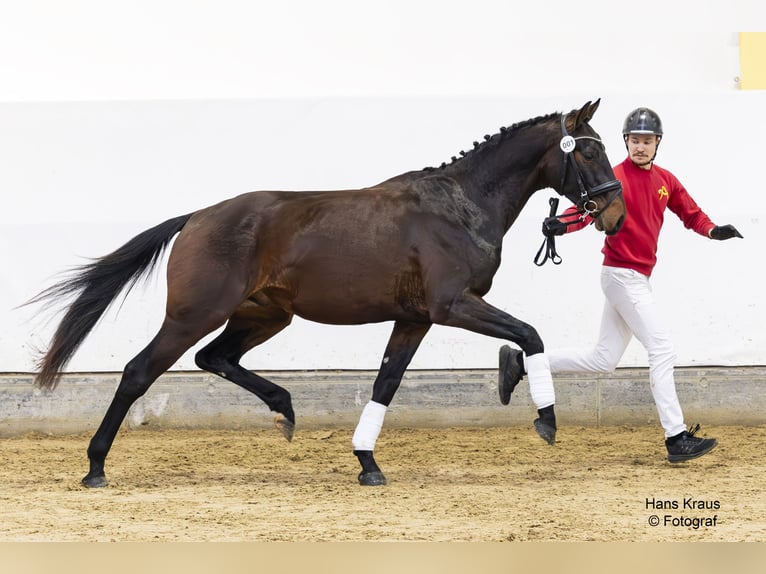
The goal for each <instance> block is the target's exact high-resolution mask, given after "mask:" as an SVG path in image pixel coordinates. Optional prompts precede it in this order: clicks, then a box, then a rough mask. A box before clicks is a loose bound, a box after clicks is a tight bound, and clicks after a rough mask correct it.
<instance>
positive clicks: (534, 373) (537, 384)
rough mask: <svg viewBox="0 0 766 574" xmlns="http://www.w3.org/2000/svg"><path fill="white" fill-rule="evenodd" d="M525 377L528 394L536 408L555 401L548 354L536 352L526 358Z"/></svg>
mask: <svg viewBox="0 0 766 574" xmlns="http://www.w3.org/2000/svg"><path fill="white" fill-rule="evenodd" d="M525 363H526V367H527V377H528V378H529V394H530V395H531V396H532V402H534V403H535V406H536V407H537V408H538V409H542V408H545V407H549V406H551V405H552V404H554V403H555V402H556V393H555V392H554V390H553V376H552V375H551V366H550V364H549V363H548V356H547V355H546V354H545V353H537V354H536V355H532V356H531V357H527V358H526V361H525Z"/></svg>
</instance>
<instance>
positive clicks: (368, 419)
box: [351, 401, 387, 450]
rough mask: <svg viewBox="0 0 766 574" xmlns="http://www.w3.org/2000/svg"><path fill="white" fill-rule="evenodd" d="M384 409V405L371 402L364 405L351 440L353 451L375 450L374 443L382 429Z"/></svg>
mask: <svg viewBox="0 0 766 574" xmlns="http://www.w3.org/2000/svg"><path fill="white" fill-rule="evenodd" d="M386 408H387V407H386V406H385V405H381V404H380V403H376V402H373V401H370V402H369V403H367V405H365V407H364V410H363V411H362V416H361V417H359V424H357V425H356V430H355V431H354V436H353V437H352V438H351V444H353V445H354V450H375V442H376V441H377V440H378V435H379V434H380V429H381V428H383V418H384V417H385V416H386Z"/></svg>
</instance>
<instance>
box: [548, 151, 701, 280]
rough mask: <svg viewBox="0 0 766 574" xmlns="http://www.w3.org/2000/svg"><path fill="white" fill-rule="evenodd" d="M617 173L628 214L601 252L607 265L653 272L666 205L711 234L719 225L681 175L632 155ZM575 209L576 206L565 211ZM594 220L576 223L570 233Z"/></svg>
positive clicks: (693, 226) (686, 222) (688, 223)
mask: <svg viewBox="0 0 766 574" xmlns="http://www.w3.org/2000/svg"><path fill="white" fill-rule="evenodd" d="M614 175H615V177H617V179H619V180H620V182H622V190H623V195H624V197H625V208H626V212H627V215H626V217H625V223H624V224H623V226H622V228H621V229H620V231H619V232H617V233H616V234H615V235H611V236H609V235H608V236H607V237H606V240H605V241H604V247H603V249H602V250H601V252H602V253H603V254H604V265H608V266H610V267H627V268H628V269H634V270H635V271H638V272H639V273H643V274H644V275H646V276H647V277H648V276H650V275H651V274H652V270H653V269H654V266H655V264H656V263H657V241H658V239H659V235H660V229H661V228H662V224H663V222H664V219H665V208H668V209H670V211H672V212H673V213H675V214H676V215H677V216H678V218H679V219H680V220H681V221H682V222H683V224H684V227H686V228H687V229H692V230H694V231H696V232H697V233H699V234H700V235H704V236H705V237H708V236H709V235H708V234H709V232H710V230H711V229H712V228H713V227H714V226H715V224H714V223H713V222H712V221H711V220H710V218H709V217H708V216H707V215H705V213H704V212H703V211H702V210H701V209H700V208H699V206H698V205H697V204H696V203H695V201H694V200H693V199H692V197H691V196H690V195H689V193H688V192H687V191H686V188H685V187H684V186H683V185H681V182H680V181H678V178H677V177H676V176H674V175H673V174H672V173H670V172H669V171H668V170H666V169H663V168H661V167H659V166H658V165H655V164H652V167H651V169H648V170H646V169H641V168H640V167H637V166H636V165H635V164H634V163H633V162H632V161H631V160H630V158H626V159H625V161H623V162H622V163H621V164H619V165H616V166H615V167H614ZM571 211H575V208H574V206H573V207H571V208H569V209H568V210H567V211H565V212H564V214H563V215H566V214H567V213H568V212H571ZM587 223H590V218H586V221H584V222H583V224H581V225H572V226H570V227H569V228H567V231H568V232H571V231H576V230H578V229H582V228H583V227H585V225H586V224H587Z"/></svg>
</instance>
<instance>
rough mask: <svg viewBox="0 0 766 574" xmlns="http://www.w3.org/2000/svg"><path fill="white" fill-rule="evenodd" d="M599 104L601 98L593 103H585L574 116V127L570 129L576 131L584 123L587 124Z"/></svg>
mask: <svg viewBox="0 0 766 574" xmlns="http://www.w3.org/2000/svg"><path fill="white" fill-rule="evenodd" d="M600 103H601V98H599V99H597V100H596V101H595V102H585V105H584V106H583V107H581V108H580V109H579V110H578V112H577V114H576V115H575V119H574V127H573V128H572V129H573V130H576V129H577V128H579V127H580V126H581V125H582V124H584V123H585V122H589V121H590V119H591V118H592V117H593V114H595V113H596V110H597V109H598V105H599V104H600Z"/></svg>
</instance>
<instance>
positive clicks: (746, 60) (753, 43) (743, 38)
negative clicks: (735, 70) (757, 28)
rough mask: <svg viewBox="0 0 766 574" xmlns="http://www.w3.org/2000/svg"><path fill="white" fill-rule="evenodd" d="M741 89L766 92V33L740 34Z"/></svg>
mask: <svg viewBox="0 0 766 574" xmlns="http://www.w3.org/2000/svg"><path fill="white" fill-rule="evenodd" d="M739 70H740V74H739V78H740V81H739V87H740V89H742V90H766V32H740V33H739Z"/></svg>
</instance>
